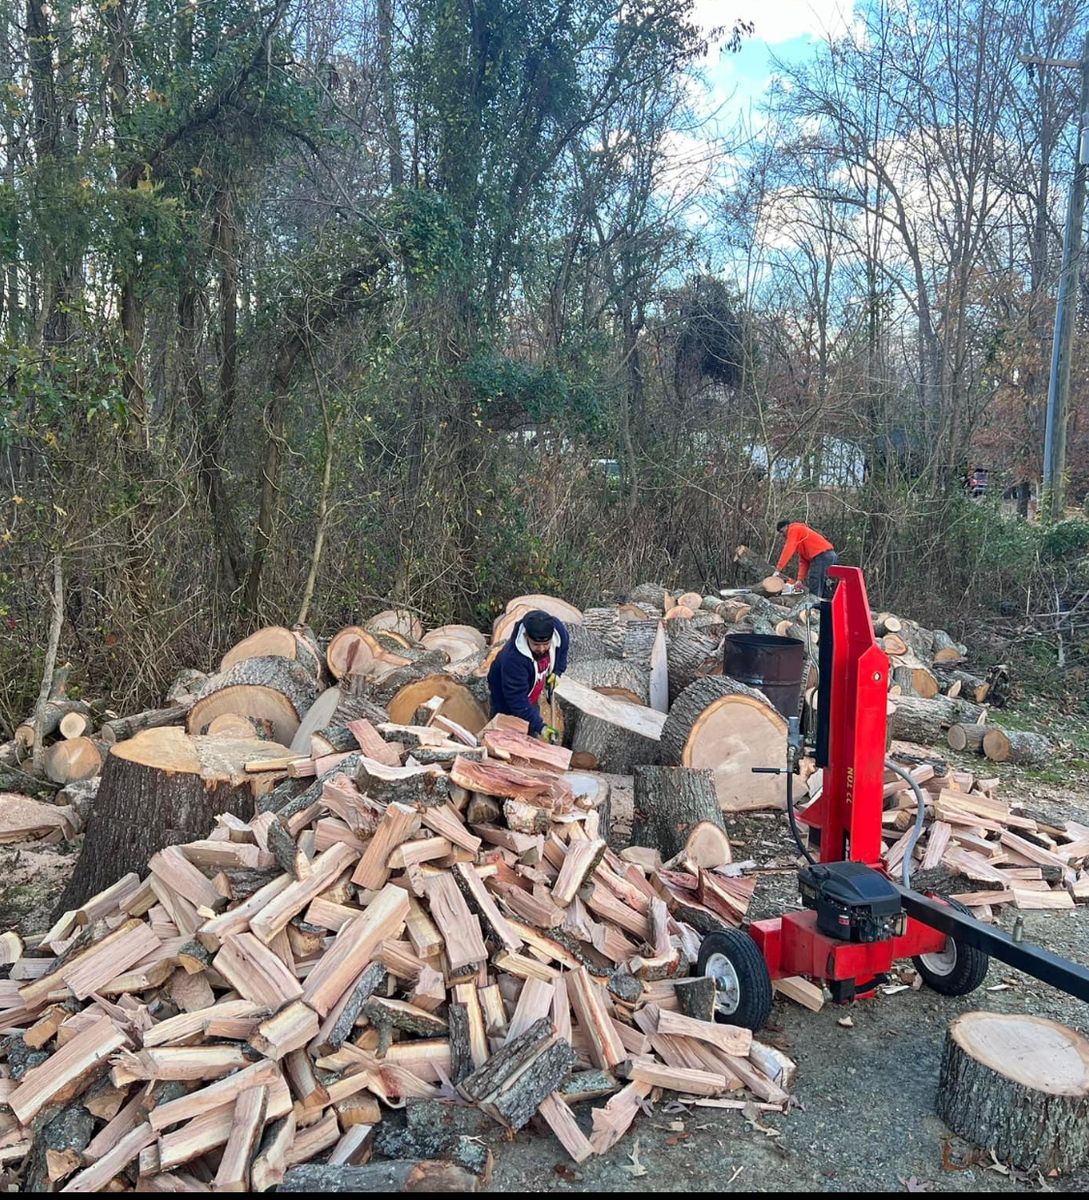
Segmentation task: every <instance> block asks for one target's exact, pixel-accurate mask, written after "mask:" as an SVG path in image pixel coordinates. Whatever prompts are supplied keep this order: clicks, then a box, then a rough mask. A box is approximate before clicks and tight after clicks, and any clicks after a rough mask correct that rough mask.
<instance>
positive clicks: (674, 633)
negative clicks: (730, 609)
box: [666, 621, 722, 704]
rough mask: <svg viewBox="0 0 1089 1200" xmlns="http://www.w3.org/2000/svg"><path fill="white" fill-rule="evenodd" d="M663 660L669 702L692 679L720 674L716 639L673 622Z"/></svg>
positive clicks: (720, 664) (719, 649) (672, 701)
mask: <svg viewBox="0 0 1089 1200" xmlns="http://www.w3.org/2000/svg"><path fill="white" fill-rule="evenodd" d="M666 661H667V663H668V668H669V703H670V704H673V703H674V701H675V700H676V699H677V697H678V696H679V695H680V694H681V692H683V691H684V689H685V688H686V687H688V685H689V684H690V683H693V682H694V681H695V680H696V679H701V678H702V677H703V676H705V675H720V674H721V673H722V642H721V640H720V639H719V638H713V637H711V636H710V635H708V634H706V633H701V632H700V631H699V630H698V629H692V628H690V627H688V626H687V625H685V624H683V623H680V622H676V621H674V622H672V623H671V625H670V629H669V633H668V634H667V635H666Z"/></svg>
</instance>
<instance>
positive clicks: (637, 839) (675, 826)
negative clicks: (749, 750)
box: [631, 767, 726, 858]
mask: <svg viewBox="0 0 1089 1200" xmlns="http://www.w3.org/2000/svg"><path fill="white" fill-rule="evenodd" d="M703 821H707V822H710V823H711V824H712V825H713V826H716V827H717V828H719V829H721V830H722V832H723V834H725V832H726V827H725V825H723V823H722V812H721V809H720V807H719V798H718V794H717V792H716V790H715V783H714V776H713V775H712V773H711V772H710V771H707V770H692V769H690V768H688V767H636V768H635V808H634V815H633V819H632V829H631V840H632V843H633V844H634V845H637V846H653V847H654V848H655V849H657V850H658V851H659V852H660V853H661V855H662V857H663V858H672V857H673V856H674V855H675V854H677V853H678V852H680V851H681V850H683V849H684V848H685V845H686V843H687V841H688V838H689V836H690V835H691V833H692V832H693V830H694V829H695V828H696V826H697V825H699V824H700V823H701V822H703Z"/></svg>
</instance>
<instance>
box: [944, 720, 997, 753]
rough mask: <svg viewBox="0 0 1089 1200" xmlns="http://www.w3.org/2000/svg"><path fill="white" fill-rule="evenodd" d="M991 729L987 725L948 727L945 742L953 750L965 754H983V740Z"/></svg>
mask: <svg viewBox="0 0 1089 1200" xmlns="http://www.w3.org/2000/svg"><path fill="white" fill-rule="evenodd" d="M990 728H991V727H990V726H988V725H961V724H956V725H950V726H949V730H948V732H947V733H946V735H945V740H946V741H947V742H948V743H949V745H950V747H951V748H952V749H954V750H961V751H964V752H965V753H967V754H982V753H983V738H984V736H985V735H986V734H987V732H988V731H989V729H990Z"/></svg>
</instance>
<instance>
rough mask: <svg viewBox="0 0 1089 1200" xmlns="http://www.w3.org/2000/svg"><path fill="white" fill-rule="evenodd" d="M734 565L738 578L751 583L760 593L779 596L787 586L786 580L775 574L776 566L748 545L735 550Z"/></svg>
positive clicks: (755, 590) (754, 589)
mask: <svg viewBox="0 0 1089 1200" xmlns="http://www.w3.org/2000/svg"><path fill="white" fill-rule="evenodd" d="M734 566H736V567H737V576H738V578H739V579H743V580H744V581H745V583H746V584H748V585H751V586H752V589H753V591H754V592H756V593H757V594H758V595H761V596H778V595H779V594H780V593H781V592H782V590H783V588H784V587H785V586H786V581H785V580H783V579H780V578H779V576H778V575H776V574H775V567H774V566H772V564H771V563H769V562H768V561H767V559H764V558H761V557H760V555H759V554H754V553H753V552H752V551H751V550H750V549H749V548H748V546H738V548H737V549H736V550H735V551H734Z"/></svg>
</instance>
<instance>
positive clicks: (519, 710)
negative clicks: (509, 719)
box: [488, 619, 570, 735]
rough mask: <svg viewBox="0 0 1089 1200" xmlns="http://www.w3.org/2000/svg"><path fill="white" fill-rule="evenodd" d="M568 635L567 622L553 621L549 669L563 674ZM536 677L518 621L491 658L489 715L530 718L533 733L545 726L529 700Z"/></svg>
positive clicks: (526, 719) (534, 667)
mask: <svg viewBox="0 0 1089 1200" xmlns="http://www.w3.org/2000/svg"><path fill="white" fill-rule="evenodd" d="M569 643H570V638H569V637H568V634H567V626H566V625H564V623H563V622H562V621H560V620H558V619H557V620H556V622H555V632H554V633H553V634H552V670H553V671H554V672H555V673H556V674H557V675H562V674H563V673H564V671H566V670H567V647H568V645H569ZM536 677H537V671H536V662H535V660H534V658H533V655H532V654H531V652H530V650H529V647H528V646H527V645H526V637H525V629H524V628H523V625H522V622H521V621H519V622H518V624H517V625H515V627H514V629H513V631H512V632H511V636H510V640H509V641H508V642H507V644H506V645H505V646H504V647H503V649H502V650H500V651H499V653H498V654H497V655H496V656H495V659H494V660H493V661H492V665H491V669H490V670H489V671H488V689H489V691H490V692H491V694H492V716H495V715H496V714H497V713H509V714H510V715H511V716H513V717H521V718H522V720H524V721H528V722H529V731H530V733H532V734H534V735H536V734H538V733H540V732H541V730H542V729H543V728H544V720H543V719H542V717H541V714H540V713H539V712H538V711H537V709H536V706H535V705H532V704H530V702H529V694H530V692H531V691H533V684H534V681H535V679H536Z"/></svg>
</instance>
